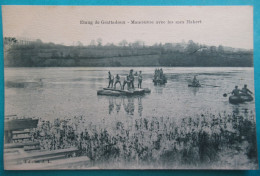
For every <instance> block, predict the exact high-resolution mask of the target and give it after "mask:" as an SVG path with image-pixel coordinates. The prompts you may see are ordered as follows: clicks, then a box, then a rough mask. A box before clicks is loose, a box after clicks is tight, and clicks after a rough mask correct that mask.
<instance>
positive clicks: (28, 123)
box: [5, 118, 38, 131]
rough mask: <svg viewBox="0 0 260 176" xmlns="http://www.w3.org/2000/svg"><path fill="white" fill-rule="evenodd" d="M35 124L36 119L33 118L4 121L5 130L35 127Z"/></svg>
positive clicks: (36, 123)
mask: <svg viewBox="0 0 260 176" xmlns="http://www.w3.org/2000/svg"><path fill="white" fill-rule="evenodd" d="M37 125H38V119H33V118H26V119H11V120H6V121H5V131H14V130H23V129H30V128H36V127H37Z"/></svg>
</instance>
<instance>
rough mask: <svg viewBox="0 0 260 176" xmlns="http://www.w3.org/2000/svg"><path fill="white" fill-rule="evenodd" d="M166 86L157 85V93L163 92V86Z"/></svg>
mask: <svg viewBox="0 0 260 176" xmlns="http://www.w3.org/2000/svg"><path fill="white" fill-rule="evenodd" d="M164 87H165V86H164V85H157V86H155V87H154V89H155V93H156V94H163V88H164Z"/></svg>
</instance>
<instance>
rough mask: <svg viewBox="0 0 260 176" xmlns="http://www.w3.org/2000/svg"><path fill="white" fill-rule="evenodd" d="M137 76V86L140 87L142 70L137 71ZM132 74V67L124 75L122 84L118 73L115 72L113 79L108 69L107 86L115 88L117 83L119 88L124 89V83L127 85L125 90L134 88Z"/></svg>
mask: <svg viewBox="0 0 260 176" xmlns="http://www.w3.org/2000/svg"><path fill="white" fill-rule="evenodd" d="M137 76H138V88H142V81H143V76H142V71H139V74H138V75H137ZM134 80H135V77H134V74H133V69H131V70H130V72H129V74H128V75H127V76H126V77H125V79H124V81H123V86H122V84H121V81H120V76H119V74H116V77H115V80H114V76H113V75H112V74H111V72H110V71H108V81H109V82H108V86H107V88H114V89H116V85H117V84H119V85H120V88H121V90H124V89H125V85H127V90H129V89H134V88H135V86H134Z"/></svg>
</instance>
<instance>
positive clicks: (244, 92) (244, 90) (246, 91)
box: [231, 84, 253, 97]
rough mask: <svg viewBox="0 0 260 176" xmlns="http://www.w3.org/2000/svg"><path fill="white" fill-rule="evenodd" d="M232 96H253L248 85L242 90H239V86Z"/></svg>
mask: <svg viewBox="0 0 260 176" xmlns="http://www.w3.org/2000/svg"><path fill="white" fill-rule="evenodd" d="M231 93H232V95H235V96H237V97H240V96H241V95H247V96H248V95H250V94H253V92H251V91H250V90H249V89H248V88H247V85H246V84H245V85H244V87H243V88H242V89H241V90H240V89H238V86H235V89H234V90H233V91H232V92H231Z"/></svg>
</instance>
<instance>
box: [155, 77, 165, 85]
mask: <svg viewBox="0 0 260 176" xmlns="http://www.w3.org/2000/svg"><path fill="white" fill-rule="evenodd" d="M153 83H154V85H164V84H165V83H167V79H166V77H163V79H153Z"/></svg>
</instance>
